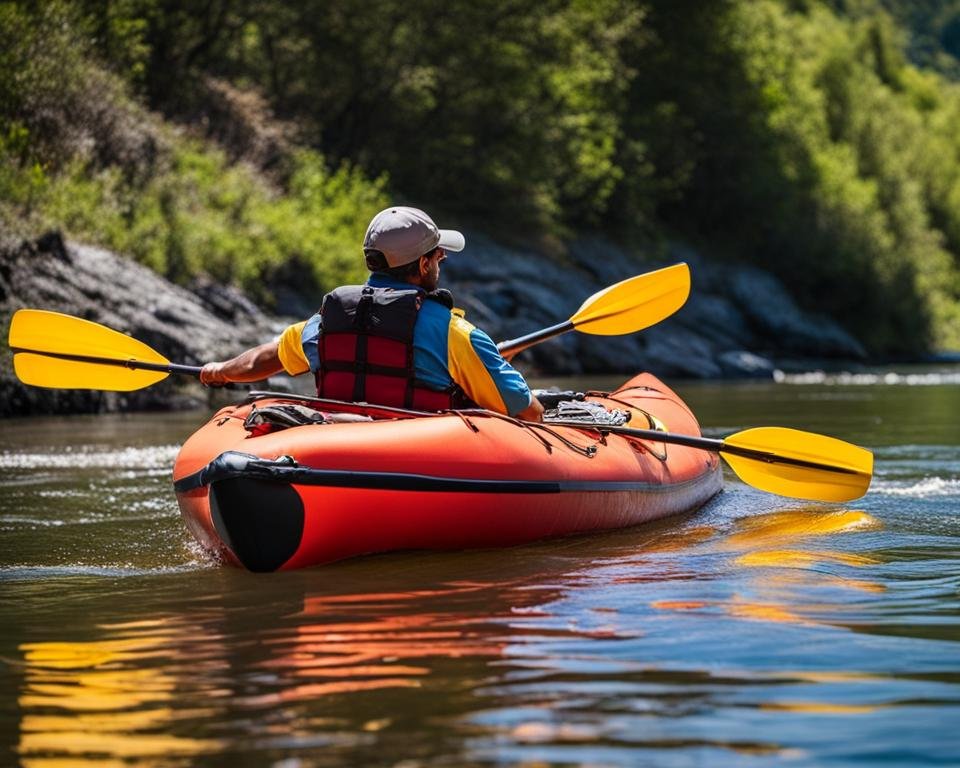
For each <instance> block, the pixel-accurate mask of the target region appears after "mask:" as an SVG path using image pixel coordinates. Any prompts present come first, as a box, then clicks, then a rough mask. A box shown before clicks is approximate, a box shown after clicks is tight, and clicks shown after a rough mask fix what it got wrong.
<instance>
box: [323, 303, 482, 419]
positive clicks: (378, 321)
mask: <svg viewBox="0 0 960 768" xmlns="http://www.w3.org/2000/svg"><path fill="white" fill-rule="evenodd" d="M425 300H427V301H429V300H433V301H439V302H440V303H442V304H444V305H445V306H448V307H450V306H452V304H453V302H452V299H451V298H450V294H449V292H447V291H435V292H434V293H433V294H428V293H425V292H424V291H419V290H416V289H415V288H414V289H411V290H399V291H398V290H395V289H393V288H374V287H372V286H369V285H345V286H341V287H340V288H337V289H335V290H334V291H331V292H330V293H328V294H327V295H326V296H324V297H323V305H322V306H321V307H320V317H321V330H320V338H319V343H318V347H319V348H318V353H319V358H320V367H319V368H318V369H317V374H316V378H317V394H318V395H319V396H320V397H328V398H333V399H335V400H349V401H352V402H367V403H376V404H377V405H388V406H393V407H395V408H412V409H414V410H419V411H442V410H447V409H450V408H468V407H474V406H473V403H471V402H470V400H469V399H468V398H467V396H466V395H465V394H464V392H463V390H462V389H461V388H460V387H459V386H457V385H456V384H452V385H451V386H450V387H449V388H448V389H446V390H444V391H437V390H435V389H430V388H429V387H427V386H425V385H423V384H422V383H420V382H419V381H418V380H417V377H416V371H415V369H414V362H413V329H414V326H415V325H416V322H417V315H418V314H419V312H420V307H421V306H422V305H423V302H424V301H425Z"/></svg>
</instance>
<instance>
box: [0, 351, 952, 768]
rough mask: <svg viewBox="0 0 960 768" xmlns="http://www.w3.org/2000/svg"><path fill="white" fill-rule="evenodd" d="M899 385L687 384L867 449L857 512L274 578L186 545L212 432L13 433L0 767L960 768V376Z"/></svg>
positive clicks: (150, 425) (1, 632)
mask: <svg viewBox="0 0 960 768" xmlns="http://www.w3.org/2000/svg"><path fill="white" fill-rule="evenodd" d="M896 375H897V376H900V377H901V378H899V379H898V378H890V377H889V376H887V374H881V375H878V376H876V377H875V378H874V379H872V380H863V379H856V378H848V379H845V380H844V379H842V378H838V377H833V378H832V379H831V378H830V377H820V378H816V377H813V378H811V377H806V378H805V377H795V378H787V379H786V380H784V381H781V382H779V383H775V384H738V385H733V384H729V383H727V384H684V385H678V389H679V390H680V392H681V393H682V394H683V395H684V396H685V397H686V398H687V400H688V402H689V403H690V405H691V406H692V407H693V409H694V410H695V412H696V413H698V415H699V416H700V418H701V421H702V422H703V424H704V426H705V430H706V431H707V433H708V434H715V435H722V434H728V433H730V432H732V431H736V430H739V429H742V428H745V427H749V426H760V425H765V424H778V425H782V426H792V427H797V428H801V429H807V430H812V431H818V432H824V433H828V434H833V435H836V436H839V437H843V438H845V439H848V440H852V441H854V442H857V443H860V444H862V445H865V446H867V447H870V448H871V449H873V450H874V451H875V452H876V458H877V473H876V478H875V480H874V483H873V486H872V489H871V491H870V493H869V494H868V495H867V496H866V497H865V498H864V499H863V500H861V501H858V502H856V503H853V504H848V505H835V504H817V503H803V502H797V501H792V500H788V499H783V498H778V497H775V496H771V495H768V494H764V493H762V492H759V491H756V490H753V489H751V488H749V487H746V486H744V485H742V484H741V483H739V482H738V481H737V480H736V479H735V478H733V477H732V476H729V475H728V477H727V485H726V490H725V491H724V493H722V494H721V495H720V496H718V497H717V498H716V499H715V500H714V501H712V502H711V503H710V504H709V505H708V506H707V507H706V508H704V509H702V510H700V511H699V512H697V513H695V514H691V515H687V516H685V517H682V518H678V519H672V520H668V521H663V522H660V523H657V524H654V525H650V526H647V527H641V528H635V529H632V530H627V531H621V532H617V533H614V534H607V535H595V536H585V537H578V538H571V539H565V540H561V541H552V542H545V543H541V544H536V545H533V546H525V547H518V548H513V549H505V550H497V551H472V552H463V553H449V554H435V553H434V554H430V553H401V554H393V555H387V556H379V557H370V558H363V559H359V560H355V561H351V562H346V563H341V564H336V565H333V566H328V567H323V568H317V569H313V570H308V571H301V572H295V573H286V574H274V575H252V574H248V573H245V572H241V571H238V570H234V569H231V568H226V567H220V566H218V565H217V564H216V563H214V562H212V561H211V560H210V559H208V558H207V557H206V556H205V555H204V554H203V552H202V551H201V550H200V549H199V548H198V547H197V546H196V545H195V544H194V543H193V541H192V540H191V538H190V536H189V534H188V533H187V532H186V530H185V528H184V527H183V525H182V523H181V521H180V518H179V512H178V510H177V506H176V502H175V500H174V497H173V493H172V489H171V485H170V469H171V466H172V462H173V459H174V456H175V455H176V451H177V446H178V444H179V443H180V442H181V441H182V440H183V439H184V438H185V437H186V436H187V435H188V434H189V433H190V432H191V431H192V430H193V429H194V428H195V427H196V426H197V425H199V423H200V422H201V421H202V420H203V418H204V414H199V413H194V414H175V415H170V414H164V415H134V416H110V417H106V416H101V417H74V418H69V419H33V420H23V421H11V422H5V423H2V424H0V430H2V438H0V733H2V735H3V741H4V742H5V743H4V745H2V746H3V749H4V751H3V752H2V753H0V764H7V763H11V764H17V763H18V762H19V763H20V764H22V765H24V766H31V767H32V766H38V767H47V768H52V767H53V766H71V767H74V768H75V767H76V766H91V767H92V766H120V765H125V766H126V765H145V766H146V765H149V766H152V765H157V766H160V765H163V766H181V765H213V766H217V765H223V766H227V765H230V766H248V765H249V766H261V765H267V766H271V765H272V766H277V767H278V768H293V767H296V768H300V767H301V766H314V765H315V766H332V765H343V766H354V765H401V766H404V767H405V768H410V767H412V766H419V765H430V766H439V765H442V766H459V765H484V764H497V765H529V766H541V765H591V766H634V765H657V766H695V765H709V766H727V765H729V766H734V765H735V766H744V765H746V766H752V765H771V764H784V765H796V766H806V765H828V764H829V765H873V764H887V765H904V766H907V765H909V766H915V765H958V764H960V642H958V641H960V600H958V595H960V554H958V552H960V550H958V544H960V449H958V445H960V425H958V419H960V386H958V384H960V375H958V372H957V370H956V369H954V370H952V371H949V370H948V371H946V372H938V373H936V375H934V376H933V377H931V375H930V372H929V371H925V372H915V373H909V372H908V373H898V374H896ZM909 376H920V378H914V379H912V380H909V379H908V377H909ZM615 383H616V382H612V381H608V382H602V384H606V385H613V384H615ZM565 384H568V383H567V382H565ZM581 384H583V382H581ZM590 384H591V385H596V384H598V383H597V382H590ZM357 524H358V525H362V524H363V521H362V520H360V519H358V521H357Z"/></svg>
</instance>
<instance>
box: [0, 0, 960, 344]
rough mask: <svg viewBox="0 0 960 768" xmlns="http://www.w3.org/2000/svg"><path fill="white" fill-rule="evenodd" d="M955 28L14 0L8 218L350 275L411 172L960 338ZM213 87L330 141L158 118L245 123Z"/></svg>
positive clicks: (0, 165) (235, 274)
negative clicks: (217, 104) (730, 264)
mask: <svg viewBox="0 0 960 768" xmlns="http://www.w3.org/2000/svg"><path fill="white" fill-rule="evenodd" d="M958 30H960V0H949V2H934V1H933V0H923V2H916V3H907V2H902V1H901V0H716V1H715V2H711V3H703V2H698V1H697V0H642V1H641V2H635V1H634V0H593V1H590V0H544V2H541V3H521V2H517V1H516V0H489V1H488V2H484V3H476V2H472V0H417V2H407V1H406V0H364V1H363V2H361V0H300V1H299V2H293V1H292V0H234V1H233V2H227V1H226V0H198V1H196V2H185V0H109V2H108V1H107V0H77V1H76V2H74V3H67V2H66V1H65V0H40V2H36V3H28V2H0V73H2V74H0V121H2V122H0V216H3V217H4V220H5V221H6V222H7V223H8V225H9V226H13V223H14V222H16V221H19V220H20V217H22V216H23V215H25V214H26V215H28V216H29V217H33V218H34V219H40V220H43V221H45V222H48V223H57V224H60V225H61V226H65V227H67V228H68V229H69V230H70V231H71V232H72V233H73V234H76V235H83V236H85V237H88V238H93V239H96V240H98V241H100V242H104V243H105V244H108V245H111V246H113V247H116V248H119V249H122V250H125V251H127V252H130V253H133V254H135V255H136V256H137V257H138V258H140V259H142V260H143V261H144V262H145V263H149V264H151V265H152V266H154V267H155V268H157V269H159V270H161V271H163V272H165V273H167V274H170V275H172V276H174V277H177V278H179V279H187V278H189V277H190V276H192V275H194V274H196V273H197V272H199V271H206V272H208V273H210V274H212V275H214V276H215V277H217V278H219V279H223V280H233V281H236V282H239V283H241V284H242V285H244V286H247V287H257V286H264V285H267V284H269V283H270V281H276V280H278V279H282V278H284V277H285V276H289V275H290V274H298V273H300V272H303V271H306V272H307V273H308V274H310V275H312V279H313V280H314V281H315V283H316V285H318V286H328V285H331V284H333V283H336V282H338V281H340V280H343V279H347V278H349V277H351V276H355V271H356V268H357V264H356V263H355V262H357V261H359V259H356V258H355V255H356V251H357V246H356V244H357V243H358V242H359V239H360V236H361V234H362V231H363V226H364V224H365V222H366V220H367V219H368V217H369V215H370V214H371V213H372V212H373V211H375V210H376V209H377V208H378V207H379V206H381V205H383V204H384V203H385V201H386V200H387V197H386V192H387V186H386V184H387V182H386V181H385V179H386V178H389V179H390V189H391V191H392V193H393V196H394V197H397V198H399V199H401V200H403V199H407V200H411V201H415V202H416V203H417V204H420V205H423V206H425V207H429V208H430V209H432V210H437V211H439V212H440V213H441V214H445V215H447V216H453V217H455V218H456V219H458V220H460V221H463V222H464V223H467V222H472V223H475V224H477V225H479V226H483V227H485V228H488V229H495V230H497V231H499V232H500V233H502V234H504V235H508V236H511V235H512V236H518V235H522V236H525V237H526V238H539V239H540V240H541V242H553V243H557V242H559V241H561V240H562V239H563V238H564V237H566V236H567V235H570V234H575V233H578V232H580V231H582V230H584V229H589V228H603V229H605V230H607V231H610V232H614V233H617V234H619V235H620V236H622V237H624V238H629V239H635V238H638V237H640V238H645V239H646V240H648V241H649V240H650V239H653V240H656V239H658V238H663V237H672V238H679V239H682V240H685V241H688V242H692V243H694V244H696V245H698V246H699V247H700V248H701V249H703V250H705V251H707V252H710V253H712V254H715V255H717V256H720V257H722V258H727V259H730V260H741V261H744V260H745V261H751V262H754V263H758V264H761V265H764V266H766V267H768V268H769V269H771V270H773V271H774V272H775V273H777V274H778V275H779V276H780V277H781V278H783V279H784V280H785V281H787V282H788V284H789V285H790V286H791V289H792V290H793V291H794V292H795V293H796V294H797V295H798V296H799V298H800V299H801V301H802V302H804V303H805V304H806V305H807V306H809V307H811V308H816V309H818V310H821V311H827V312H829V313H830V314H832V315H833V316H834V317H835V318H837V319H839V320H840V321H841V322H842V323H843V324H844V325H845V326H846V327H847V328H848V329H849V330H851V331H852V332H854V333H855V334H856V335H858V336H859V337H860V339H861V340H863V341H864V342H865V343H867V344H868V346H869V347H870V348H871V349H872V350H873V351H874V352H876V353H878V354H888V355H898V354H908V355H909V354H916V353H918V352H922V351H924V350H926V349H929V348H934V347H954V348H958V347H960V132H958V131H957V128H956V126H957V125H958V124H960V122H958V121H960V85H958V84H957V82H956V80H955V78H957V77H958V75H960V62H958V59H957V56H958V55H960V47H958V43H957V41H958V40H960V32H958ZM210 78H217V79H218V81H219V82H225V83H230V84H231V87H232V88H238V89H248V90H252V91H256V92H257V93H259V94H262V96H263V97H264V98H265V99H266V101H267V102H268V103H269V105H270V108H271V109H272V110H273V111H274V112H275V113H276V114H277V115H278V116H279V117H280V118H282V119H283V120H285V121H287V122H288V123H289V124H291V125H293V126H295V127H296V133H297V141H298V142H299V143H300V144H301V145H303V146H308V147H310V149H308V150H307V149H305V150H302V151H295V152H288V153H287V154H286V155H285V156H284V157H283V158H282V159H281V160H280V161H279V162H278V163H275V164H273V165H271V166H270V167H269V170H268V173H267V174H266V175H265V174H264V173H263V169H262V168H261V169H260V170H259V171H258V170H255V169H254V168H252V167H250V165H249V164H245V163H244V162H243V152H242V151H241V152H238V151H235V149H231V148H230V147H227V148H226V150H227V151H226V152H221V151H219V150H214V149H210V148H209V146H208V145H206V144H204V143H201V142H200V141H199V140H197V139H189V140H188V139H185V138H184V136H183V131H182V130H181V129H177V130H174V129H172V128H171V127H170V125H169V122H168V123H167V124H166V125H163V124H161V123H160V122H159V120H155V119H154V118H151V117H149V116H147V115H146V113H144V112H142V111H138V110H140V107H139V106H137V104H136V100H137V99H139V100H141V101H142V102H144V103H146V104H147V105H148V106H149V107H150V108H151V109H153V110H156V111H158V112H160V113H162V114H163V115H165V117H166V118H167V119H168V121H175V122H177V123H179V124H181V125H182V124H186V125H189V126H191V128H192V130H193V131H194V133H195V132H196V130H197V128H198V126H208V131H209V135H210V136H211V137H215V138H216V139H218V140H221V141H223V140H224V138H223V137H224V136H225V135H227V134H229V132H224V131H218V130H215V129H214V127H215V126H214V123H215V122H216V120H217V117H216V115H215V114H214V111H215V110H213V108H212V107H211V103H210V98H209V94H210V91H209V89H208V88H207V87H206V84H207V83H209V81H210ZM92 94H96V95H97V96H96V98H92V97H91V96H92ZM129 94H133V97H131V96H130V95H129ZM267 154H268V155H269V153H267ZM266 156H267V155H264V157H266ZM271 156H272V155H271ZM257 162H261V160H259V159H258V160H257ZM271 162H273V161H271ZM370 179H379V181H370ZM290 265H295V268H293V267H291V266H290Z"/></svg>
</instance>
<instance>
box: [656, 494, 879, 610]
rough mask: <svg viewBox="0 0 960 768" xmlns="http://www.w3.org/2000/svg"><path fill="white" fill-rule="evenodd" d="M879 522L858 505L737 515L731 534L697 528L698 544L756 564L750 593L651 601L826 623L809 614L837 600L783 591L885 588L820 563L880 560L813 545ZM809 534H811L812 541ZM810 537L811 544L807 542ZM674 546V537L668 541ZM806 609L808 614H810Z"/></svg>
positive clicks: (661, 606)
mask: <svg viewBox="0 0 960 768" xmlns="http://www.w3.org/2000/svg"><path fill="white" fill-rule="evenodd" d="M877 527H879V523H878V522H877V520H876V519H875V518H873V517H871V516H870V515H868V514H867V513H866V512H862V511H859V510H819V509H809V508H804V509H797V510H786V511H780V512H773V513H770V514H766V515H757V516H754V517H749V518H744V519H741V520H738V521H736V523H735V525H734V529H733V531H732V532H730V533H729V534H727V535H720V536H714V537H705V536H704V533H705V530H704V529H702V528H701V529H698V531H699V533H700V535H699V536H697V537H696V538H697V544H698V545H700V546H701V547H705V548H707V549H708V550H713V551H716V552H718V553H721V552H732V553H737V552H740V554H736V555H735V557H734V559H733V561H732V562H733V564H734V566H736V567H740V568H744V569H751V570H753V569H756V571H757V575H756V577H755V578H751V579H750V580H749V581H748V582H747V584H748V587H749V589H745V590H744V592H745V593H747V594H737V595H733V596H732V597H731V598H729V599H727V600H719V601H716V600H715V601H707V600H660V601H656V602H654V603H652V606H653V607H654V608H656V609H658V610H669V611H690V612H711V613H715V612H717V611H720V612H722V613H725V614H727V615H728V616H732V617H736V618H741V619H747V620H752V621H764V622H774V623H787V624H797V625H808V624H809V625H812V624H819V623H823V622H822V619H817V618H811V616H813V615H816V614H820V613H822V612H825V611H830V610H832V609H834V607H833V606H824V605H816V604H811V603H809V602H804V603H799V604H798V603H797V601H795V600H793V599H791V600H789V604H787V602H785V600H784V597H785V596H787V597H791V598H792V597H795V595H796V593H797V592H801V593H802V592H808V591H811V590H813V589H815V588H819V587H825V586H829V587H837V588H843V589H851V590H857V591H861V592H868V593H878V592H883V591H884V589H885V588H884V586H883V585H882V584H878V583H876V582H874V581H870V580H869V579H862V578H848V577H847V576H845V575H844V576H841V575H837V574H834V573H828V572H823V570H822V569H820V568H818V566H823V565H838V566H841V567H849V568H862V567H865V566H870V565H874V564H876V563H877V562H878V561H877V560H876V559H875V558H873V557H870V556H868V555H859V554H851V553H847V552H841V551H836V550H827V549H822V548H820V547H815V546H813V540H815V541H817V542H822V541H823V539H824V538H825V537H829V536H835V535H838V534H844V533H850V532H853V531H864V530H870V529H874V528H877ZM808 540H810V541H809V542H808ZM807 543H809V544H810V545H811V546H809V547H805V546H803V545H804V544H807ZM667 548H668V549H669V548H670V542H668V543H667ZM807 614H810V615H809V616H808V615H807Z"/></svg>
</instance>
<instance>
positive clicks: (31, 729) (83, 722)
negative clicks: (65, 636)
mask: <svg viewBox="0 0 960 768" xmlns="http://www.w3.org/2000/svg"><path fill="white" fill-rule="evenodd" d="M99 629H100V630H101V631H103V633H104V634H105V637H104V638H103V639H99V640H92V641H84V642H62V641H59V642H32V643H23V644H21V646H20V651H21V652H22V654H23V685H22V690H21V693H20V696H19V699H18V704H19V706H20V709H21V711H22V712H23V717H22V720H21V724H20V733H21V735H20V741H19V744H18V748H17V751H18V753H19V754H20V756H21V761H22V764H23V765H24V766H54V765H64V764H65V763H64V762H63V759H64V758H70V759H71V760H70V765H75V766H82V765H90V766H101V765H105V764H108V763H107V762H106V761H105V757H106V758H109V759H110V760H125V759H128V758H144V757H157V758H165V759H166V758H170V757H186V756H192V755H202V754H208V753H211V752H215V751H217V750H218V749H219V746H220V744H219V742H218V741H217V740H215V739H199V738H192V737H190V736H187V735H180V734H178V730H181V728H179V726H180V725H182V724H183V723H189V722H190V721H194V720H197V719H198V718H201V719H202V718H209V717H212V716H215V715H216V714H217V710H216V708H214V707H209V706H205V707H196V708H189V707H186V708H185V707H183V706H180V689H181V683H182V682H183V680H182V678H183V675H182V671H183V668H181V667H178V665H177V664H176V663H175V661H176V659H175V658H174V656H172V655H171V650H172V649H173V647H174V646H175V645H176V640H177V637H178V627H177V626H176V622H175V621H170V620H164V619H158V620H150V621H144V622H135V623H131V624H126V625H116V626H102V627H99Z"/></svg>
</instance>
